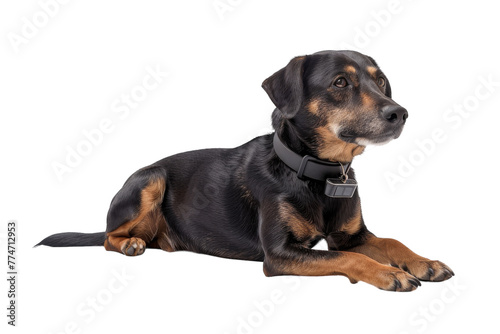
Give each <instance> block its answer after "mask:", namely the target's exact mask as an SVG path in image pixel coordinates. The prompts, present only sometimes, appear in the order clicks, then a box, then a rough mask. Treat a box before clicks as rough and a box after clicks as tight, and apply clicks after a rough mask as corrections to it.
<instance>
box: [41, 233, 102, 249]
mask: <svg viewBox="0 0 500 334" xmlns="http://www.w3.org/2000/svg"><path fill="white" fill-rule="evenodd" d="M105 240H106V232H97V233H77V232H64V233H57V234H53V235H51V236H48V237H47V238H45V239H43V240H42V241H40V242H39V243H38V244H36V245H35V247H37V246H40V245H44V246H50V247H75V246H103V245H104V241H105Z"/></svg>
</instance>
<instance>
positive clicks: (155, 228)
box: [104, 179, 174, 255]
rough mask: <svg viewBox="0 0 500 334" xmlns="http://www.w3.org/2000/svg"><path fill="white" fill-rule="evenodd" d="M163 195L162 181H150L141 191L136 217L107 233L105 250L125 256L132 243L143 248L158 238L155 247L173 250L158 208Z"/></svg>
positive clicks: (135, 253)
mask: <svg viewBox="0 0 500 334" xmlns="http://www.w3.org/2000/svg"><path fill="white" fill-rule="evenodd" d="M164 193H165V180H164V179H155V180H152V181H151V182H150V183H149V184H148V185H147V186H146V187H145V188H144V189H142V191H141V204H140V207H139V210H138V212H137V215H136V217H135V218H133V219H132V220H130V221H128V222H126V223H124V224H122V225H121V226H120V227H118V228H117V229H115V230H113V231H111V232H108V233H107V238H106V241H105V243H104V247H105V248H106V250H112V251H117V252H122V253H125V254H126V251H127V249H128V247H129V246H132V244H133V242H135V243H136V244H139V245H141V246H143V247H144V248H145V245H146V244H149V243H151V242H152V241H153V240H155V239H156V238H157V237H158V239H157V240H155V245H156V246H158V247H160V248H162V249H164V250H166V251H173V250H174V249H173V247H172V245H171V243H170V241H169V239H168V237H167V233H166V229H167V223H166V221H165V217H164V215H163V213H162V212H161V208H160V205H161V203H162V202H163V195H164ZM131 239H134V240H131ZM143 243H144V245H143ZM143 251H144V250H142V252H143ZM127 255H137V249H136V250H135V252H134V254H127Z"/></svg>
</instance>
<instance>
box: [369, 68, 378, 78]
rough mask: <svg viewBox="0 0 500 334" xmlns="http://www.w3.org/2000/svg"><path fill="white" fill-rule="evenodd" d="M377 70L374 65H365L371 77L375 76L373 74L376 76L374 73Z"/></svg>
mask: <svg viewBox="0 0 500 334" xmlns="http://www.w3.org/2000/svg"><path fill="white" fill-rule="evenodd" d="M377 70H378V69H377V68H376V67H373V66H367V67H366V71H367V72H368V73H370V75H371V76H372V77H375V76H376V74H377Z"/></svg>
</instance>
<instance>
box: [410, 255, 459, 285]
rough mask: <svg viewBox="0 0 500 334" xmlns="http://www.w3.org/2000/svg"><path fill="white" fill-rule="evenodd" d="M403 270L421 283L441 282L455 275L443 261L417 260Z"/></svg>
mask: <svg viewBox="0 0 500 334" xmlns="http://www.w3.org/2000/svg"><path fill="white" fill-rule="evenodd" d="M401 269H403V270H405V271H407V272H409V273H410V274H412V275H414V276H415V277H417V278H418V279H419V280H421V281H431V282H441V281H445V280H447V279H449V278H451V277H452V276H454V275H455V273H454V272H453V270H451V268H450V267H448V266H447V265H446V264H444V263H443V262H441V261H431V260H416V261H411V262H407V263H406V264H404V265H402V266H401Z"/></svg>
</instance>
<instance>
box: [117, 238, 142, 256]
mask: <svg viewBox="0 0 500 334" xmlns="http://www.w3.org/2000/svg"><path fill="white" fill-rule="evenodd" d="M145 250H146V243H145V242H144V240H142V239H141V238H136V237H132V238H129V239H128V240H127V241H125V242H124V243H123V246H122V253H123V254H125V255H127V256H136V255H141V254H142V253H144V251H145Z"/></svg>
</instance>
